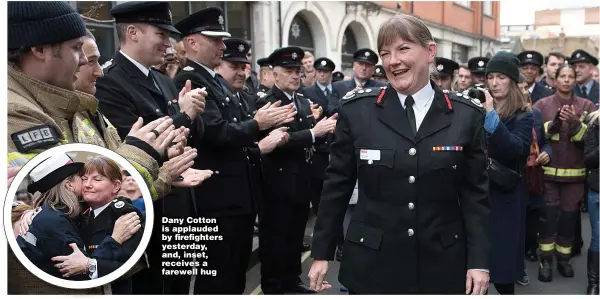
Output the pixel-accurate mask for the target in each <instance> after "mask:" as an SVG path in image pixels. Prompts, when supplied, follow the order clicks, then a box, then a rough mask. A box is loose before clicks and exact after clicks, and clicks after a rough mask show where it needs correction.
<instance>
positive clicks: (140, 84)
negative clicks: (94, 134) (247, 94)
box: [96, 52, 204, 217]
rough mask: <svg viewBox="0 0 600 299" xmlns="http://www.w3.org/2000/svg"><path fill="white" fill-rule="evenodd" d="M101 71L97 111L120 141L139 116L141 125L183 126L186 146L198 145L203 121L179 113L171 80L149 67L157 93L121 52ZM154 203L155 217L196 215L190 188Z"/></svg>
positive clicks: (145, 77)
mask: <svg viewBox="0 0 600 299" xmlns="http://www.w3.org/2000/svg"><path fill="white" fill-rule="evenodd" d="M103 71H104V77H102V78H99V79H98V82H97V83H96V88H97V91H96V96H97V97H98V100H99V102H100V104H99V107H100V110H102V111H103V112H104V114H105V115H106V117H107V118H108V119H109V120H110V122H111V123H113V124H114V125H115V127H116V128H117V131H118V132H119V135H120V136H121V138H125V136H126V135H127V134H128V133H129V131H130V130H131V126H132V125H133V124H134V123H135V122H136V121H137V119H138V117H140V116H141V117H142V118H143V119H144V124H147V123H150V122H152V121H154V120H156V119H158V118H161V117H164V116H170V117H171V118H172V119H173V125H175V127H176V128H179V127H181V126H185V127H187V128H189V129H190V136H191V137H190V138H189V140H188V145H189V146H192V147H194V146H195V144H196V143H198V141H197V140H198V139H199V138H200V137H201V136H202V133H203V130H204V127H203V123H202V120H201V119H200V117H196V118H195V119H194V121H193V122H192V121H191V120H190V118H189V117H188V116H187V115H186V114H185V113H182V112H181V111H180V109H179V104H177V101H178V97H179V93H178V91H177V90H176V89H175V85H174V84H173V81H172V80H171V78H169V77H168V76H167V75H165V74H164V73H162V72H160V71H158V70H156V69H154V68H150V72H151V73H152V75H153V76H154V80H155V81H156V84H157V85H158V86H159V87H160V90H158V89H157V88H156V86H155V85H154V83H153V82H152V81H151V80H150V79H149V78H148V77H147V76H146V75H145V74H144V73H142V71H141V70H140V69H139V68H138V67H137V66H136V65H134V64H133V63H132V62H131V60H129V59H127V58H126V57H125V56H123V54H121V52H117V54H116V55H115V58H114V59H113V60H112V61H111V62H110V63H108V66H107V67H105V68H104V70H103ZM180 90H181V89H180ZM167 202H168V204H166V203H167ZM154 204H155V208H156V211H157V213H158V215H157V217H161V216H163V215H164V216H167V217H187V216H194V215H195V207H196V202H195V200H194V198H193V195H192V193H191V189H190V188H173V190H172V192H171V193H170V194H168V195H165V196H164V197H163V198H161V200H160V201H158V202H156V203H154ZM190 212H192V213H191V214H190Z"/></svg>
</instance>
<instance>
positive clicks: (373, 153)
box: [360, 149, 381, 161]
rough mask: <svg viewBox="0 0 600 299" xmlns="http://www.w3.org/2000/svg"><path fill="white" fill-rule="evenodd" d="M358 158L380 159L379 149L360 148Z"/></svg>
mask: <svg viewBox="0 0 600 299" xmlns="http://www.w3.org/2000/svg"><path fill="white" fill-rule="evenodd" d="M360 159H361V160H374V161H379V160H381V152H380V151H379V150H367V149H363V150H360Z"/></svg>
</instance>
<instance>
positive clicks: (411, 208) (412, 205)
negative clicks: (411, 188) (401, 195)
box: [408, 202, 415, 211]
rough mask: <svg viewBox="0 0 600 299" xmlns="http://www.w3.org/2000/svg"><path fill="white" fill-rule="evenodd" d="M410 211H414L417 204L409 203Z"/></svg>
mask: <svg viewBox="0 0 600 299" xmlns="http://www.w3.org/2000/svg"><path fill="white" fill-rule="evenodd" d="M408 209H409V210H411V211H412V210H414V209H415V204H414V203H412V202H409V203H408Z"/></svg>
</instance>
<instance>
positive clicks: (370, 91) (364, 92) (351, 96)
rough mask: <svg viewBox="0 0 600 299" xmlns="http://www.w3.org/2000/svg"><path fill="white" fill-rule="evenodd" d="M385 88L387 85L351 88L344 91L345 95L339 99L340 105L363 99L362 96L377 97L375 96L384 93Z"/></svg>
mask: <svg viewBox="0 0 600 299" xmlns="http://www.w3.org/2000/svg"><path fill="white" fill-rule="evenodd" d="M386 88H387V86H383V87H379V88H377V87H374V88H365V89H361V90H358V91H354V90H351V91H349V92H348V93H346V95H345V96H344V97H342V99H341V100H340V106H342V105H344V104H347V103H350V102H352V101H354V100H357V99H363V98H367V97H370V96H374V97H377V96H379V94H380V93H385V89H386Z"/></svg>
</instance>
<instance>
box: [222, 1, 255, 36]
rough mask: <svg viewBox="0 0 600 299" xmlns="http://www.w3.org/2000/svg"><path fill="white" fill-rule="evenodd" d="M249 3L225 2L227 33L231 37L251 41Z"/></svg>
mask: <svg viewBox="0 0 600 299" xmlns="http://www.w3.org/2000/svg"><path fill="white" fill-rule="evenodd" d="M250 5H251V4H250V3H249V2H238V1H231V2H226V3H225V7H226V8H227V9H226V10H227V18H226V20H227V31H228V32H229V33H231V37H237V38H243V39H245V40H250V39H251V27H250V26H251V23H250Z"/></svg>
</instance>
